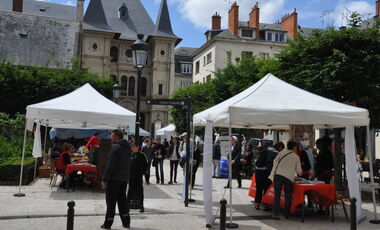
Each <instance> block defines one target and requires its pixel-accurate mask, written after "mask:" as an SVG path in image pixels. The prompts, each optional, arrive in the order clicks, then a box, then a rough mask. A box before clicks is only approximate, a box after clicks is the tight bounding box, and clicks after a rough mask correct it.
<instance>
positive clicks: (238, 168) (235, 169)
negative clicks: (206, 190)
mask: <svg viewBox="0 0 380 230" xmlns="http://www.w3.org/2000/svg"><path fill="white" fill-rule="evenodd" d="M240 171H241V165H235V166H234V165H232V176H234V175H235V176H236V180H237V182H238V185H239V187H241V175H240ZM227 187H230V180H228V183H227Z"/></svg>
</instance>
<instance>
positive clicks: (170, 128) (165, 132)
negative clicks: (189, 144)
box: [156, 124, 177, 139]
mask: <svg viewBox="0 0 380 230" xmlns="http://www.w3.org/2000/svg"><path fill="white" fill-rule="evenodd" d="M156 135H157V136H164V137H165V138H166V139H170V136H176V135H177V132H176V131H175V125H174V124H169V125H167V126H165V127H163V128H161V129H159V130H157V131H156Z"/></svg>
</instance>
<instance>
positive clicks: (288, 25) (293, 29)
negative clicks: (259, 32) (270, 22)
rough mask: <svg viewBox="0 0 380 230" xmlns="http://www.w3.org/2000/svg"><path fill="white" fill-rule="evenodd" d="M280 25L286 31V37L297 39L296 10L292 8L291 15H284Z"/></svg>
mask: <svg viewBox="0 0 380 230" xmlns="http://www.w3.org/2000/svg"><path fill="white" fill-rule="evenodd" d="M280 25H281V26H282V27H283V28H284V29H285V30H286V31H288V35H289V37H290V38H291V39H293V40H294V39H296V38H297V28H298V14H297V9H296V8H294V11H293V13H291V14H286V15H285V16H283V17H282V18H281V21H280Z"/></svg>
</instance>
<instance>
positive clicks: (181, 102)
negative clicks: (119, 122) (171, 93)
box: [146, 97, 191, 207]
mask: <svg viewBox="0 0 380 230" xmlns="http://www.w3.org/2000/svg"><path fill="white" fill-rule="evenodd" d="M146 104H148V105H171V106H182V107H186V110H187V122H186V123H187V135H186V156H187V157H186V165H185V170H186V173H185V175H186V178H185V207H188V206H189V181H190V177H191V175H190V134H191V123H190V122H191V97H188V98H186V99H148V100H147V101H146Z"/></svg>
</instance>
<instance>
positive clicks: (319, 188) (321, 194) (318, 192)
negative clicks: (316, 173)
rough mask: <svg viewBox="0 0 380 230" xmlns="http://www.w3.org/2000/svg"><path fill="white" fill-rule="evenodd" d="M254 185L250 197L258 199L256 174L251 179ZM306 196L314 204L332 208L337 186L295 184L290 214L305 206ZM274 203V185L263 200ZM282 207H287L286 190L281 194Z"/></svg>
mask: <svg viewBox="0 0 380 230" xmlns="http://www.w3.org/2000/svg"><path fill="white" fill-rule="evenodd" d="M251 180H252V183H251V187H250V189H249V192H248V196H251V197H253V198H255V197H256V177H255V174H254V175H253V176H252V178H251ZM305 194H307V195H309V196H310V197H311V198H312V199H313V200H314V202H316V203H318V204H320V205H323V206H330V205H332V204H333V203H334V202H335V201H336V191H335V186H334V185H331V184H294V188H293V195H292V205H291V207H290V212H291V213H294V212H295V211H296V208H297V206H298V205H300V204H303V203H304V201H305ZM273 201H274V186H273V183H272V184H271V186H270V187H269V189H268V191H267V192H266V193H265V195H264V196H263V199H262V200H261V202H262V203H265V204H270V205H273ZM280 206H281V207H282V208H283V207H285V195H284V190H282V192H281V201H280Z"/></svg>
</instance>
